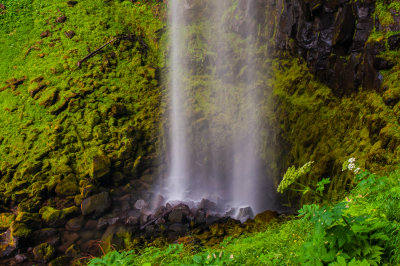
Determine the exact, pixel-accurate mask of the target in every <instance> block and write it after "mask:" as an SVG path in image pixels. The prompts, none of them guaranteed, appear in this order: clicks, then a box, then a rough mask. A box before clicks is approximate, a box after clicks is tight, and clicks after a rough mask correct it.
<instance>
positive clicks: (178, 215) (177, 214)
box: [168, 203, 190, 223]
mask: <svg viewBox="0 0 400 266" xmlns="http://www.w3.org/2000/svg"><path fill="white" fill-rule="evenodd" d="M189 214H190V209H189V207H188V206H187V205H185V204H183V203H180V204H178V205H177V206H175V207H173V209H172V211H171V212H170V214H169V215H168V221H169V222H171V223H184V222H185V221H186V216H187V215H189Z"/></svg>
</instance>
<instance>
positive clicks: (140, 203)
mask: <svg viewBox="0 0 400 266" xmlns="http://www.w3.org/2000/svg"><path fill="white" fill-rule="evenodd" d="M147 206H148V204H147V203H146V202H145V201H144V200H142V199H140V200H137V201H136V202H135V209H137V210H142V209H144V208H146V207H147Z"/></svg>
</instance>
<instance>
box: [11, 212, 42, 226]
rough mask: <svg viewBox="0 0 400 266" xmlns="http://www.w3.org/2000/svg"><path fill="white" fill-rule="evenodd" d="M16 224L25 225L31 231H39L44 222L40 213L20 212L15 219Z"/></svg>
mask: <svg viewBox="0 0 400 266" xmlns="http://www.w3.org/2000/svg"><path fill="white" fill-rule="evenodd" d="M15 222H17V223H23V224H25V225H27V226H28V227H29V228H31V229H38V228H40V226H41V223H42V220H41V219H40V215H39V214H38V213H29V212H20V213H18V216H17V217H16V218H15Z"/></svg>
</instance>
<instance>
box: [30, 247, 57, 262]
mask: <svg viewBox="0 0 400 266" xmlns="http://www.w3.org/2000/svg"><path fill="white" fill-rule="evenodd" d="M55 254H56V250H55V249H54V247H53V246H52V245H50V244H49V243H42V244H40V245H38V246H36V247H34V248H33V255H34V256H35V260H37V261H41V262H48V261H50V260H51V259H52V258H54V255H55Z"/></svg>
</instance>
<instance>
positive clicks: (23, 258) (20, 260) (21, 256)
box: [14, 254, 28, 264]
mask: <svg viewBox="0 0 400 266" xmlns="http://www.w3.org/2000/svg"><path fill="white" fill-rule="evenodd" d="M14 259H15V261H16V262H17V263H19V264H21V263H23V262H24V261H26V260H27V259H28V257H27V256H26V255H25V254H18V255H16V256H15V257H14Z"/></svg>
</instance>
